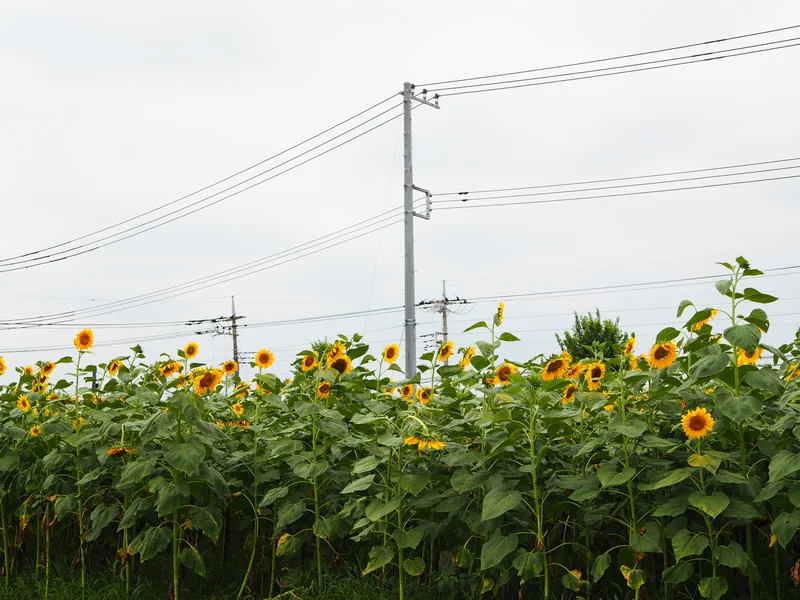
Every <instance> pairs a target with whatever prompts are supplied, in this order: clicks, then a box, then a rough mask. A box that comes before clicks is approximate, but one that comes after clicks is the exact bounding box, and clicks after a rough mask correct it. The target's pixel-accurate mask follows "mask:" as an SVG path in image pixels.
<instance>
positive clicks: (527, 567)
mask: <svg viewBox="0 0 800 600" xmlns="http://www.w3.org/2000/svg"><path fill="white" fill-rule="evenodd" d="M514 568H515V569H516V570H517V574H518V575H519V578H520V583H525V582H526V581H531V580H532V579H535V578H536V577H539V576H541V574H542V571H544V553H542V552H535V551H534V552H526V551H520V552H519V554H517V556H516V557H514Z"/></svg>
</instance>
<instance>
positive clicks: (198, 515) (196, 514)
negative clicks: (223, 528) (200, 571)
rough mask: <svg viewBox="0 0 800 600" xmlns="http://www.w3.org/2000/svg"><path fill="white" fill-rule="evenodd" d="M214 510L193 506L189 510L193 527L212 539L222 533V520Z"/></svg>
mask: <svg viewBox="0 0 800 600" xmlns="http://www.w3.org/2000/svg"><path fill="white" fill-rule="evenodd" d="M213 510H215V509H212V508H205V507H202V506H192V507H191V508H190V509H189V520H190V521H191V522H192V527H194V528H195V529H199V530H201V531H202V532H203V533H205V534H206V535H207V536H208V537H210V538H215V537H217V536H218V535H219V531H220V521H221V518H220V516H219V515H215V514H214V512H212V511H213ZM187 566H188V565H187Z"/></svg>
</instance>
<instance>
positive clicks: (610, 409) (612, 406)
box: [603, 404, 614, 412]
mask: <svg viewBox="0 0 800 600" xmlns="http://www.w3.org/2000/svg"><path fill="white" fill-rule="evenodd" d="M603 410H604V411H606V412H611V411H612V410H614V405H613V404H606V405H605V406H604V407H603Z"/></svg>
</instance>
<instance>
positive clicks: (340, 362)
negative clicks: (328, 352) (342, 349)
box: [328, 354, 353, 373]
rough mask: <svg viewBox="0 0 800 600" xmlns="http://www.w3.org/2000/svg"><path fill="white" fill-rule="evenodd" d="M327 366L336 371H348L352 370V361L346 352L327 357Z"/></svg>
mask: <svg viewBox="0 0 800 600" xmlns="http://www.w3.org/2000/svg"><path fill="white" fill-rule="evenodd" d="M328 368H329V369H333V370H335V371H338V372H339V373H350V372H352V371H353V361H351V360H350V357H349V356H347V355H346V354H341V355H339V356H335V357H333V359H331V358H330V357H328Z"/></svg>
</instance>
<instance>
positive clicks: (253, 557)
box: [236, 402, 259, 598]
mask: <svg viewBox="0 0 800 600" xmlns="http://www.w3.org/2000/svg"><path fill="white" fill-rule="evenodd" d="M253 424H254V425H255V426H258V402H256V412H255V417H254V419H253ZM254 429H255V427H254ZM253 444H254V445H253V517H254V522H253V549H252V550H251V552H250V561H249V562H248V563H247V571H245V574H244V578H243V579H242V585H241V586H240V587H239V593H238V594H237V596H236V598H241V597H242V594H243V593H244V590H245V588H246V587H247V581H248V579H250V572H251V571H252V570H253V564H254V563H255V560H256V551H257V550H258V525H259V523H258V521H259V518H258V517H259V515H258V504H259V502H258V433H257V432H256V431H253Z"/></svg>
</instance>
